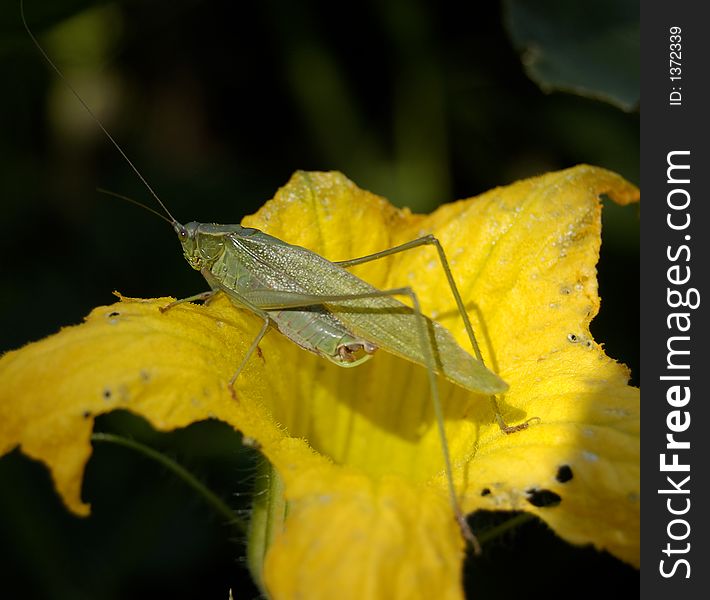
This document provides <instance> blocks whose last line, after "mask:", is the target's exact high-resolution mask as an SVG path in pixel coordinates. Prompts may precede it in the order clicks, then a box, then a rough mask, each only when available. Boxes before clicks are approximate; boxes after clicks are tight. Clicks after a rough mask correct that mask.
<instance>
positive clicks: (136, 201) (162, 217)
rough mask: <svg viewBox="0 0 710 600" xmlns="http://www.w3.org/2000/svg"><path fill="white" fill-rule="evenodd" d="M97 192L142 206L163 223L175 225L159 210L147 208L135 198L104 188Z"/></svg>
mask: <svg viewBox="0 0 710 600" xmlns="http://www.w3.org/2000/svg"><path fill="white" fill-rule="evenodd" d="M96 191H97V192H99V193H100V194H106V195H107V196H113V197H114V198H119V199H121V200H125V201H126V202H130V203H131V204H135V205H136V206H140V207H141V208H144V209H145V210H147V211H148V212H152V213H153V214H154V215H157V216H158V217H160V218H161V219H163V221H165V222H166V223H170V225H174V223H173V221H171V220H170V219H168V218H167V217H166V216H165V215H164V214H163V213H159V212H158V211H157V210H155V209H154V208H151V207H150V206H146V205H145V204H143V203H142V202H138V200H134V199H133V198H129V197H128V196H124V195H123V194H117V193H116V192H112V191H111V190H105V189H104V188H96Z"/></svg>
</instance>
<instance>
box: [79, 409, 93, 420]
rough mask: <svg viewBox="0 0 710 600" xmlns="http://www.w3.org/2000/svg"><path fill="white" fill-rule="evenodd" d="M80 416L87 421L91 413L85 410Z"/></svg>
mask: <svg viewBox="0 0 710 600" xmlns="http://www.w3.org/2000/svg"><path fill="white" fill-rule="evenodd" d="M81 416H82V417H84V418H85V419H88V418H89V417H90V416H91V411H90V410H85V411H84V412H83V413H81Z"/></svg>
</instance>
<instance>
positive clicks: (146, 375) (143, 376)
mask: <svg viewBox="0 0 710 600" xmlns="http://www.w3.org/2000/svg"><path fill="white" fill-rule="evenodd" d="M141 379H142V380H143V381H146V382H147V381H150V373H149V372H148V371H146V370H145V369H141Z"/></svg>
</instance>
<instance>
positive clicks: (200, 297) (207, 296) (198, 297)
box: [159, 290, 218, 313]
mask: <svg viewBox="0 0 710 600" xmlns="http://www.w3.org/2000/svg"><path fill="white" fill-rule="evenodd" d="M217 291H218V290H210V291H209V292H202V293H200V294H195V295H194V296H188V297H187V298H180V300H175V301H174V302H171V303H170V304H168V305H167V306H161V307H160V309H159V310H160V312H161V313H164V312H165V311H166V310H169V309H171V308H173V307H174V306H177V305H178V304H182V303H183V302H194V301H195V300H202V301H204V302H209V301H210V300H211V299H212V297H213V296H214V295H215V294H216V293H217Z"/></svg>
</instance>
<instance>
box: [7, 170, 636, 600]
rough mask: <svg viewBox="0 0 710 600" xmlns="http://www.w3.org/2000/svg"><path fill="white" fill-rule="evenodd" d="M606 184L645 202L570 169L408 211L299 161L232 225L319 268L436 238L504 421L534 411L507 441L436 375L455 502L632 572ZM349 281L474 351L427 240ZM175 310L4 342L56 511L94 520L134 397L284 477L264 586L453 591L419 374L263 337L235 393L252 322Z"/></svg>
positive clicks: (13, 427) (628, 431) (630, 433)
mask: <svg viewBox="0 0 710 600" xmlns="http://www.w3.org/2000/svg"><path fill="white" fill-rule="evenodd" d="M604 193H606V194H608V195H609V196H611V197H612V198H613V199H614V200H616V201H617V202H620V203H628V202H633V201H636V200H637V199H638V190H636V188H635V187H633V186H632V185H630V184H628V183H627V182H625V181H624V180H623V179H621V178H620V177H618V176H617V175H615V174H613V173H610V172H608V171H605V170H603V169H598V168H594V167H588V166H579V167H575V168H573V169H568V170H566V171H560V172H556V173H550V174H547V175H545V176H542V177H538V178H534V179H530V180H526V181H522V182H518V183H515V184H513V185H510V186H508V187H505V188H498V189H495V190H492V191H490V192H488V193H486V194H483V195H481V196H479V197H476V198H472V199H469V200H465V201H461V202H457V203H453V204H449V205H446V206H442V207H441V208H440V209H438V210H437V211H436V212H435V213H433V214H432V215H430V216H420V215H412V214H410V213H409V211H407V210H399V209H396V208H394V207H393V206H391V205H390V204H388V203H387V202H386V201H385V200H383V199H381V198H378V197H377V196H374V195H372V194H370V193H368V192H364V191H362V190H360V189H358V188H357V187H356V186H355V185H354V184H352V183H351V182H350V181H348V180H347V179H346V178H344V177H343V176H342V175H339V174H337V173H329V174H323V173H297V174H296V175H294V177H293V178H292V179H291V181H290V182H289V183H288V184H287V185H286V186H285V187H284V188H282V189H281V190H279V192H278V193H277V195H276V197H275V198H274V199H273V200H271V201H270V202H268V203H267V204H266V205H265V206H264V207H263V208H262V209H261V210H260V211H259V212H258V213H257V214H256V215H254V216H252V217H248V218H246V219H245V220H244V222H243V225H245V226H249V227H256V228H259V229H262V230H264V231H266V232H267V233H269V234H271V235H274V236H276V237H279V238H281V239H284V240H285V241H288V242H291V243H295V244H298V245H301V246H305V247H307V248H310V249H312V250H315V251H316V252H318V253H320V254H322V255H323V256H325V257H326V258H328V259H330V260H344V259H346V258H353V257H355V256H362V255H366V254H369V253H372V252H375V251H378V250H382V249H385V248H389V247H392V246H394V245H397V244H400V243H403V242H405V241H408V240H411V239H414V238H416V237H419V236H422V235H424V234H427V233H433V234H434V235H435V236H436V237H438V238H439V240H440V241H441V243H442V245H443V247H444V249H445V250H446V252H447V254H448V257H449V260H450V262H451V266H452V270H453V273H454V277H455V278H456V280H457V282H458V284H459V286H460V289H461V293H462V296H463V299H464V302H465V304H466V306H467V308H468V309H469V311H470V315H471V318H472V320H473V325H474V329H476V331H477V332H478V334H479V338H480V340H479V341H480V342H481V345H482V346H483V348H482V350H483V353H484V356H485V358H486V360H487V364H488V365H490V366H492V367H493V368H494V369H495V370H496V371H497V372H498V373H499V374H500V375H501V377H502V378H503V379H504V380H505V381H506V382H507V383H508V384H509V386H510V389H509V391H508V392H507V393H506V395H505V397H504V398H502V399H501V405H502V408H503V412H504V416H505V418H506V420H507V421H508V422H510V423H518V422H520V421H522V420H524V419H526V418H530V417H538V418H539V419H540V420H539V422H536V423H534V424H533V425H532V426H531V427H530V428H529V429H527V430H525V431H522V432H519V433H515V434H513V435H505V434H503V433H502V432H501V431H500V430H499V428H498V426H497V425H496V424H495V422H494V421H493V415H492V413H491V410H490V407H489V404H488V402H487V399H486V397H485V396H483V395H476V394H472V393H470V392H467V391H465V390H463V389H461V388H458V387H457V386H455V385H453V384H451V383H449V382H446V381H443V380H441V381H440V382H439V385H440V390H441V397H442V402H443V404H444V413H445V420H446V427H447V434H448V439H449V444H450V451H451V456H452V462H453V470H454V481H455V485H456V489H457V491H458V493H459V494H460V499H461V504H462V507H463V509H464V511H465V512H467V513H468V512H472V511H475V510H477V509H501V510H525V511H529V512H532V513H535V514H536V515H538V516H539V517H540V518H541V519H543V520H544V521H546V522H547V523H548V524H549V525H550V526H551V527H552V528H553V529H554V530H555V531H556V532H557V533H558V534H559V535H560V536H562V537H563V538H565V539H567V540H569V541H570V542H573V543H577V544H586V543H591V544H594V545H595V546H596V547H598V548H604V549H606V550H608V551H609V552H611V553H612V554H614V555H615V556H617V557H619V558H621V559H623V560H625V561H627V562H630V563H631V564H634V565H637V564H638V561H639V498H638V494H639V396H638V390H637V389H635V388H631V387H629V386H628V385H627V381H628V371H627V369H626V368H625V367H624V366H622V365H620V364H618V363H616V362H615V361H613V360H611V359H610V358H608V357H607V356H606V355H605V354H604V352H603V351H602V349H601V347H600V346H599V345H598V344H597V343H596V342H595V341H594V340H593V339H592V337H591V335H590V333H589V323H590V321H591V319H592V318H593V317H594V316H595V315H596V313H597V311H598V309H599V298H598V296H597V284H596V271H595V264H596V261H597V259H598V252H599V245H600V203H599V198H598V197H599V195H600V194H604ZM353 272H355V273H356V274H357V275H359V276H360V277H362V278H363V279H365V280H367V281H368V282H370V283H372V284H373V285H375V286H376V287H378V288H382V289H386V288H392V287H400V286H403V285H411V286H412V287H413V288H414V289H415V290H416V291H417V293H418V294H419V298H420V301H421V303H422V308H423V310H424V312H426V313H427V314H429V315H431V316H432V317H434V318H435V319H436V320H437V321H438V322H439V323H441V324H442V325H444V326H445V327H447V328H448V329H449V330H450V331H451V332H452V333H453V334H454V336H455V337H456V339H457V340H458V341H459V343H460V344H461V345H462V346H464V347H467V338H466V334H465V330H464V327H463V323H462V322H461V319H460V318H459V316H458V314H457V311H456V309H455V304H454V301H453V298H452V297H451V295H450V294H449V293H448V288H447V284H446V280H445V276H444V273H443V272H442V271H441V268H440V267H439V265H438V261H437V259H436V255H435V253H434V251H433V250H432V249H431V248H419V249H417V250H413V251H409V252H406V253H403V254H398V255H396V256H393V257H390V258H387V259H383V260H380V261H376V262H373V263H368V264H365V265H361V266H358V267H355V268H354V269H353ZM170 301H171V299H170V298H158V299H152V300H138V299H130V298H121V301H120V302H118V303H116V304H114V305H111V306H103V307H99V308H96V309H95V310H94V311H92V313H91V314H90V315H89V316H88V317H87V319H86V321H85V323H83V324H81V325H78V326H75V327H69V328H65V329H63V330H62V331H60V332H59V333H57V334H56V335H54V336H51V337H49V338H46V339H44V340H41V341H39V342H36V343H33V344H29V345H27V346H25V347H24V348H22V349H20V350H18V351H14V352H9V353H7V354H5V355H4V356H3V357H2V359H0V380H1V381H2V386H0V454H2V453H5V452H8V451H10V450H12V449H13V448H15V447H16V446H18V445H20V446H21V448H22V451H23V452H24V453H25V454H27V455H28V456H31V457H34V458H36V459H39V460H42V461H43V462H45V463H46V464H47V465H48V466H49V468H50V470H51V473H52V477H53V480H54V483H55V485H56V487H57V490H58V491H59V493H60V494H61V496H62V498H63V499H64V501H65V502H66V504H67V506H68V507H69V508H70V509H71V510H72V511H74V512H76V513H78V514H87V513H88V511H89V506H88V505H86V504H85V503H83V502H82V501H81V497H80V490H81V479H82V475H83V470H84V466H85V464H86V462H87V460H88V458H89V454H90V452H91V446H90V443H89V437H90V435H91V431H92V426H93V418H94V417H95V416H96V415H98V414H101V413H105V412H108V411H111V410H114V409H116V408H125V409H128V410H131V411H133V412H135V413H138V414H141V415H143V416H144V417H145V418H147V419H148V420H149V421H150V422H151V423H152V424H153V425H154V426H155V427H156V428H158V429H162V430H169V429H174V428H176V427H182V426H185V425H187V424H189V423H192V422H194V421H198V420H202V419H205V418H208V417H215V418H218V419H221V420H224V421H226V422H228V423H230V424H232V425H233V426H234V427H235V428H236V429H238V430H240V431H241V432H243V434H244V436H245V437H246V438H249V439H252V440H255V442H256V443H257V444H258V447H259V448H260V449H261V451H262V452H263V454H264V455H265V456H266V457H267V458H268V460H269V461H270V463H271V464H272V465H273V468H274V471H275V473H277V474H278V481H279V482H280V483H281V484H282V485H283V494H284V499H285V502H286V504H285V520H284V522H283V524H281V525H280V526H279V525H278V524H277V527H276V528H275V530H274V529H273V528H272V534H273V535H272V536H271V537H270V538H269V540H268V541H267V544H266V545H265V547H264V552H265V556H264V560H263V571H262V573H261V579H262V582H263V585H264V586H265V588H266V590H268V593H269V595H270V596H271V597H272V598H275V599H280V598H295V597H305V598H333V597H338V598H341V599H343V600H344V599H346V598H363V597H366V598H387V599H390V598H413V597H422V598H430V597H431V598H433V597H436V598H460V597H461V595H462V588H461V564H462V560H463V556H464V544H463V541H462V539H461V536H460V532H459V530H458V528H457V525H456V522H455V521H454V519H453V510H452V506H451V503H450V500H449V497H448V495H447V488H446V480H445V477H444V472H443V459H442V453H441V448H440V447H439V440H438V436H437V432H436V425H435V422H434V416H433V409H432V406H431V399H430V397H429V391H428V385H427V380H426V373H425V371H424V369H423V368H421V367H419V366H416V365H413V364H411V363H409V362H406V361H404V360H402V359H399V358H397V357H394V356H392V355H389V354H387V353H386V352H383V351H380V352H377V354H376V355H375V356H374V358H373V359H372V360H370V361H369V362H367V363H365V364H364V365H362V366H359V367H357V368H355V369H340V368H338V367H337V366H335V365H333V364H331V363H329V362H328V361H326V360H323V359H321V358H318V357H317V356H315V355H313V354H310V353H308V352H305V351H303V350H301V349H300V348H298V347H297V346H296V345H294V344H293V343H291V342H289V341H288V340H287V339H285V338H284V337H282V336H280V335H279V334H277V333H275V332H274V333H270V334H268V335H267V336H266V338H264V340H263V341H262V342H261V344H260V351H259V352H258V353H257V354H256V355H255V356H254V358H253V359H252V360H251V361H250V362H249V364H248V365H247V367H246V369H245V371H244V372H243V373H242V374H241V376H240V378H239V379H238V381H237V384H236V388H237V398H236V400H234V399H232V397H231V396H230V394H229V392H228V389H227V385H226V384H227V381H228V380H229V378H230V376H231V375H232V374H233V372H234V370H235V367H236V365H237V364H238V363H239V360H240V358H241V357H242V356H243V355H244V352H245V351H246V349H247V347H248V345H249V343H250V342H251V340H252V339H253V338H254V336H255V335H256V333H257V331H258V330H259V328H260V325H261V322H260V319H258V318H256V317H254V316H253V315H251V314H249V313H247V312H245V311H243V310H238V309H235V308H234V307H233V306H232V305H231V303H230V302H229V301H228V300H227V299H226V298H225V297H220V296H218V297H217V298H216V299H215V300H214V301H213V302H212V303H210V304H209V306H197V305H193V304H182V305H179V306H177V307H175V308H173V309H171V310H169V311H167V312H166V313H164V314H161V313H160V312H159V311H158V308H159V307H161V306H164V305H165V304H167V303H168V302H170ZM259 535H260V533H259V532H258V531H257V532H256V533H255V534H254V537H258V536H259ZM250 560H251V561H252V564H253V565H257V566H259V565H262V562H261V560H260V559H259V557H257V558H254V557H251V559H250ZM258 576H259V574H257V577H258Z"/></svg>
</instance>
